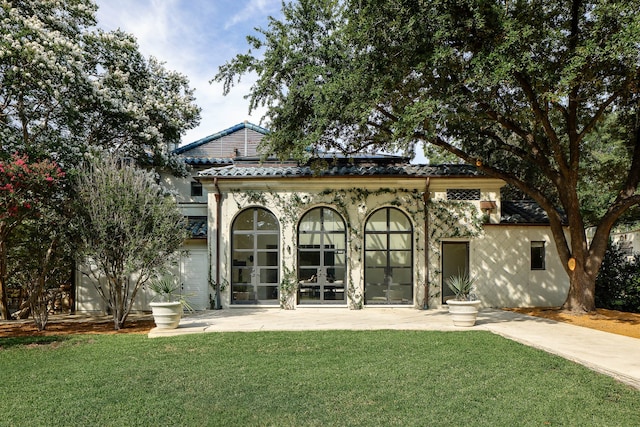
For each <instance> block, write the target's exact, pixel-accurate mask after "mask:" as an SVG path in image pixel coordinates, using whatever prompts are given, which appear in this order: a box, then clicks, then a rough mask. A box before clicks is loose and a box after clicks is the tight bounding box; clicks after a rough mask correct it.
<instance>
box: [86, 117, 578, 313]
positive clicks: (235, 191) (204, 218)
mask: <svg viewBox="0 0 640 427" xmlns="http://www.w3.org/2000/svg"><path fill="white" fill-rule="evenodd" d="M266 133H267V130H265V129H263V128H261V127H259V126H255V125H252V124H250V123H241V124H238V125H236V126H233V127H231V128H229V129H226V130H224V131H222V132H218V133H216V134H214V135H211V136H208V137H206V138H203V139H200V140H198V141H195V142H193V143H191V144H188V145H185V146H183V147H180V148H178V149H176V150H175V152H176V154H179V155H181V156H183V157H184V159H185V161H186V163H187V164H189V165H190V166H191V167H192V171H193V172H192V176H191V177H189V178H185V179H176V178H173V177H166V178H165V182H166V183H167V185H171V186H174V187H175V188H176V189H177V190H178V193H179V199H178V201H179V203H180V205H181V207H182V209H183V211H184V214H185V216H187V217H188V218H189V223H190V226H191V230H192V239H190V240H189V241H187V242H186V243H185V245H184V249H185V251H184V252H183V254H182V257H181V262H180V265H179V268H178V270H179V271H176V274H177V275H179V276H180V280H181V281H182V283H183V284H184V293H185V295H187V296H188V298H189V299H190V300H191V303H192V305H193V306H194V307H195V308H197V309H207V308H210V304H211V300H212V298H213V294H214V285H215V283H219V284H220V285H221V288H222V291H221V295H220V296H221V302H222V307H223V308H225V309H227V308H236V307H247V306H255V305H260V306H265V307H269V306H272V307H286V308H290V309H294V308H297V307H303V306H309V305H314V306H332V307H336V306H342V307H345V309H348V308H352V309H353V308H366V307H370V306H381V305H384V306H399V307H407V308H437V307H442V306H443V305H444V304H445V301H446V299H447V298H448V297H450V295H451V291H450V290H449V289H448V288H447V287H446V285H445V284H444V283H445V281H446V278H447V277H449V276H451V275H456V274H469V275H471V276H472V277H474V278H475V279H476V294H477V296H478V297H479V298H480V299H481V300H482V303H483V305H484V306H485V307H519V306H520V307H521V306H558V305H561V304H562V303H563V302H564V300H565V297H566V294H567V291H568V288H569V281H568V277H567V275H566V274H565V272H564V270H563V267H562V265H561V263H560V260H559V257H558V255H557V252H556V248H555V244H554V243H553V239H552V235H551V230H550V228H549V225H548V221H547V219H546V215H545V214H544V212H543V211H542V210H541V209H540V208H539V207H538V206H537V205H536V204H535V203H533V202H527V201H509V200H502V199H501V192H500V189H501V188H502V187H503V186H504V184H505V183H504V182H503V181H501V180H498V179H494V178H489V177H486V176H483V175H481V174H480V173H479V172H478V171H477V170H476V169H475V168H473V167H471V166H465V165H436V166H430V165H413V164H410V163H409V161H408V159H406V158H403V157H399V156H390V155H362V156H355V157H351V158H344V157H341V156H334V155H331V154H328V155H326V156H325V157H324V158H322V159H316V160H323V161H324V162H325V163H324V164H323V165H321V166H320V167H318V164H315V165H312V164H298V163H295V162H279V161H275V160H273V161H271V160H269V161H266V162H262V163H261V162H259V156H258V153H257V147H258V144H259V142H260V140H261V139H262V138H263V137H264V135H265V134H266ZM77 283H79V286H78V292H77V298H76V301H77V302H76V304H77V310H78V311H96V310H97V311H99V310H101V309H102V308H101V301H99V299H98V298H97V294H96V293H95V292H94V291H92V290H91V286H90V284H89V283H86V282H85V281H83V279H82V278H78V282H77ZM150 298H151V295H149V294H148V293H147V292H146V291H145V292H143V295H142V296H141V297H140V298H139V301H138V303H137V306H136V308H137V309H139V310H147V309H148V302H149V300H150Z"/></svg>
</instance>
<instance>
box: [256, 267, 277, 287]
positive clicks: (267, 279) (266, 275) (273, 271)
mask: <svg viewBox="0 0 640 427" xmlns="http://www.w3.org/2000/svg"><path fill="white" fill-rule="evenodd" d="M260 283H278V269H277V268H261V269H260Z"/></svg>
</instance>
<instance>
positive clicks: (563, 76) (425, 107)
mask: <svg viewBox="0 0 640 427" xmlns="http://www.w3.org/2000/svg"><path fill="white" fill-rule="evenodd" d="M638 10H640V1H638V0H629V1H606V0H563V1H557V0H513V1H512V0H510V1H504V0H490V1H486V0H457V1H450V0H422V1H410V0H398V1H393V2H379V1H375V0H346V1H338V0H301V1H299V2H295V3H288V4H285V5H284V6H283V13H284V18H283V19H282V20H280V21H279V20H276V19H271V20H270V22H269V26H268V28H266V29H259V30H258V34H257V35H253V36H250V37H248V41H249V44H250V47H251V50H249V52H248V53H246V54H241V55H238V56H236V57H235V58H233V59H232V60H231V61H229V62H228V63H227V64H225V65H223V66H222V67H220V69H219V71H218V74H217V75H216V76H215V79H216V80H218V81H223V82H224V84H225V86H224V87H225V91H227V92H228V91H229V90H230V88H231V87H232V86H233V84H235V82H236V81H237V79H239V78H240V76H242V75H243V74H245V73H248V72H256V73H257V74H258V77H259V78H258V80H257V82H256V83H255V84H254V85H253V87H252V89H251V93H250V95H249V97H250V101H251V108H255V107H257V106H259V105H266V106H267V107H268V110H267V113H266V117H265V119H266V121H267V122H268V125H269V127H270V128H271V133H270V134H269V135H268V136H267V138H265V140H264V141H265V142H266V143H267V144H269V148H270V149H271V151H272V152H274V153H277V154H278V155H280V156H281V157H296V158H301V159H306V158H309V157H310V156H313V154H314V153H315V152H317V151H319V150H340V151H343V152H345V153H354V152H359V151H363V150H381V149H382V150H387V151H405V152H409V153H412V152H413V150H414V149H415V147H416V144H417V143H418V142H422V143H424V144H426V146H427V147H428V149H429V150H432V149H434V148H435V149H436V150H443V151H445V152H448V153H452V154H454V155H456V156H457V157H459V158H460V159H462V160H463V161H464V162H467V163H469V164H474V165H476V166H477V167H478V169H479V170H480V171H482V172H483V173H485V174H487V175H489V176H494V177H497V178H501V179H503V180H504V181H505V182H507V183H508V184H511V185H512V186H514V187H515V188H517V189H519V190H520V191H522V192H523V193H525V194H526V195H527V196H528V197H530V198H532V199H533V200H535V201H536V202H537V203H538V204H539V205H540V206H542V208H544V210H545V211H546V212H547V214H548V216H549V220H550V225H551V229H552V231H553V236H554V240H555V243H556V247H557V249H558V252H559V254H560V257H561V259H562V260H563V264H564V265H565V270H566V272H567V274H568V275H569V279H570V290H569V294H568V296H567V301H566V302H565V308H567V309H571V310H576V311H590V310H593V309H594V308H595V305H594V284H595V278H596V275H597V273H598V269H599V267H600V264H601V261H602V258H603V256H604V252H605V249H606V244H607V239H608V235H609V233H610V230H611V228H612V227H613V225H614V224H615V223H616V221H617V220H618V219H619V218H620V217H621V215H623V214H624V213H625V212H626V211H628V210H629V209H630V208H631V207H633V206H637V205H638V204H640V194H638V191H637V190H638V182H639V180H640V129H639V122H640V119H639V115H638V113H639V101H640V98H639V95H640V94H639V91H638V87H640V85H639V83H640V15H639V14H638V13H637V11H638ZM605 135H607V137H605ZM612 165H615V167H616V168H615V170H614V171H611V170H610V167H611V166H612ZM607 171H609V172H608V173H607ZM599 176H600V177H602V176H604V177H605V178H606V183H607V187H606V188H608V189H610V192H608V193H606V194H602V193H599V194H601V195H602V197H600V198H599V200H595V201H594V200H593V193H594V190H595V188H594V186H595V185H594V182H595V183H598V182H600V181H598V179H599V178H598V177H599ZM598 191H599V190H598ZM586 208H588V209H586ZM586 210H590V214H589V215H585V211H586ZM565 218H566V221H568V226H569V229H568V230H569V235H568V236H566V235H565V233H564V231H565V228H564V225H565ZM587 225H594V226H595V227H596V231H595V237H594V238H593V240H592V241H588V240H587V237H586V234H585V227H586V226H587Z"/></svg>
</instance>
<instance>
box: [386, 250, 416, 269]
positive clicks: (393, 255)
mask: <svg viewBox="0 0 640 427" xmlns="http://www.w3.org/2000/svg"><path fill="white" fill-rule="evenodd" d="M389 263H390V265H391V266H392V267H406V266H409V265H411V251H390V252H389Z"/></svg>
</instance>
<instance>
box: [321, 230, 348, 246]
mask: <svg viewBox="0 0 640 427" xmlns="http://www.w3.org/2000/svg"><path fill="white" fill-rule="evenodd" d="M344 241H345V239H344V234H343V233H339V234H325V235H324V247H325V248H329V249H344V246H345V242H344Z"/></svg>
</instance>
